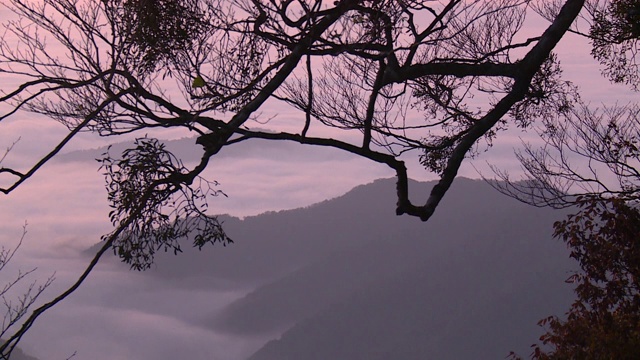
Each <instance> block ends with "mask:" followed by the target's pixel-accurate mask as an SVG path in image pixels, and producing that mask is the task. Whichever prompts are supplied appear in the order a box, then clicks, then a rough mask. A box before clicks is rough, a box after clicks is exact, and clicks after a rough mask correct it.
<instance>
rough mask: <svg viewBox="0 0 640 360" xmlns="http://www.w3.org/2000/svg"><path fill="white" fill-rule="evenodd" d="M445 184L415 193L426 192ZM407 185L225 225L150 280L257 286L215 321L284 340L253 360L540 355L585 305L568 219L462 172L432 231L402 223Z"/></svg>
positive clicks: (241, 332)
mask: <svg viewBox="0 0 640 360" xmlns="http://www.w3.org/2000/svg"><path fill="white" fill-rule="evenodd" d="M432 185H433V183H419V182H411V183H410V188H411V192H412V193H413V194H414V195H420V194H422V195H424V196H425V197H426V195H427V194H428V192H429V190H430V188H431V186H432ZM394 187H395V181H394V180H393V179H383V180H378V181H375V182H373V183H371V184H367V185H363V186H359V187H356V188H354V189H353V190H352V191H350V192H348V193H347V194H345V195H343V196H341V197H338V198H335V199H332V200H327V201H324V202H322V203H319V204H316V205H313V206H310V207H307V208H302V209H296V210H289V211H281V212H271V213H266V214H262V215H259V216H255V217H248V218H245V219H242V220H241V219H238V218H233V217H221V219H223V220H224V222H225V223H224V227H225V229H226V231H227V232H228V233H229V235H230V236H231V237H232V238H233V239H234V240H235V243H234V244H232V245H231V246H228V247H226V248H222V247H219V246H213V247H208V248H206V249H204V250H203V251H202V252H197V251H193V250H187V249H186V248H185V254H183V255H181V256H177V257H174V256H169V255H164V254H161V255H160V256H159V258H158V261H157V266H156V267H155V268H154V269H153V270H152V271H150V272H149V274H150V275H151V276H155V277H159V278H161V279H165V280H171V281H170V282H171V283H173V284H179V285H180V286H194V287H207V286H211V287H219V286H234V287H242V288H245V289H250V290H251V291H249V292H248V294H247V295H246V296H245V297H243V298H241V299H239V300H237V301H235V302H233V303H232V304H230V305H229V306H227V307H226V308H224V309H223V310H222V311H220V312H215V313H212V314H208V315H207V314H203V317H202V319H201V325H202V326H204V327H208V328H211V329H214V330H215V331H221V332H225V333H228V334H233V335H237V336H245V337H254V336H257V335H259V336H268V337H270V338H272V339H273V340H272V341H270V342H268V343H267V344H265V346H264V347H262V348H261V349H259V350H258V351H257V352H255V354H253V356H251V357H250V360H272V359H273V360H275V359H278V360H283V359H284V360H286V359H350V360H351V359H356V360H357V359H373V360H375V359H389V358H393V359H425V358H433V359H463V358H482V359H491V358H504V357H506V356H507V354H508V353H509V351H511V350H514V351H517V352H519V353H520V354H522V355H528V352H529V345H530V344H531V343H533V342H535V341H536V339H537V338H538V337H539V336H540V334H541V329H540V328H539V327H538V326H537V325H536V323H537V321H538V320H539V319H541V318H543V317H546V316H548V315H552V314H556V315H561V314H563V313H564V311H565V310H566V309H568V306H569V304H570V303H571V301H572V299H573V294H572V290H571V288H570V286H568V285H567V284H565V283H564V280H565V279H566V278H567V277H568V276H569V274H570V272H571V271H572V270H574V269H576V264H574V263H573V262H572V261H571V260H570V259H569V257H568V251H567V249H566V248H565V246H564V245H563V244H562V243H561V242H560V241H557V240H553V239H552V238H551V233H552V224H553V222H554V221H555V220H558V219H560V218H562V217H564V216H565V215H566V211H557V210H550V209H539V208H534V207H529V206H526V205H524V204H521V203H519V202H517V201H515V200H513V199H511V198H508V197H505V196H503V195H501V194H499V193H497V192H496V191H494V190H493V189H492V188H491V187H490V186H488V185H487V184H486V183H484V182H482V181H478V180H469V179H464V178H460V179H457V180H456V182H455V183H454V186H453V187H452V188H451V190H450V192H449V193H448V194H447V196H446V197H445V199H444V200H443V202H442V204H441V206H440V207H439V208H438V210H437V211H436V214H435V215H434V216H433V218H432V219H431V220H430V221H429V222H427V223H423V222H421V221H419V220H418V219H416V218H412V217H408V216H400V217H398V216H395V215H394V203H395V192H394V191H395V190H394ZM310 191H312V190H310Z"/></svg>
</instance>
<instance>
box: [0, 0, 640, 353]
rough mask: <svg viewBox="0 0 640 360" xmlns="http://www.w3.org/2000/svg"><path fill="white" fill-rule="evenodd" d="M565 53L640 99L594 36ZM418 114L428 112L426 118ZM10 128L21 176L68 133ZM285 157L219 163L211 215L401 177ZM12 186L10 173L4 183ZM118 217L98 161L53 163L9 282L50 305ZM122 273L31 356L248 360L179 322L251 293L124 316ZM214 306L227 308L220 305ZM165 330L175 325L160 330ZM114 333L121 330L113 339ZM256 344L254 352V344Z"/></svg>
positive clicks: (594, 88) (576, 73) (565, 60)
mask: <svg viewBox="0 0 640 360" xmlns="http://www.w3.org/2000/svg"><path fill="white" fill-rule="evenodd" d="M10 17H11V15H10V14H9V12H8V11H7V9H5V8H3V7H0V21H4V20H6V19H8V18H10ZM530 26H532V28H538V29H539V28H540V26H545V23H544V22H542V21H539V20H538V21H535V22H532V23H531V25H530ZM557 53H558V54H559V58H560V61H561V63H562V67H563V69H564V78H565V79H566V80H569V81H572V82H573V83H575V84H576V85H578V86H579V87H580V89H581V94H582V97H583V99H584V100H587V101H591V102H592V103H594V104H600V103H603V104H615V103H621V104H624V103H627V102H630V101H635V100H636V99H637V96H638V94H637V93H634V92H632V91H631V90H629V89H628V87H625V86H622V85H613V84H611V83H609V82H608V81H607V80H606V79H604V78H602V77H601V76H600V72H599V66H598V64H597V63H596V62H595V61H594V60H593V59H592V58H591V56H590V54H589V44H588V42H587V41H586V40H585V39H583V38H580V37H578V36H576V35H570V36H567V37H566V38H565V39H563V40H562V42H561V43H560V44H559V45H558V48H557ZM0 76H2V78H1V80H0V81H1V82H0V89H2V90H3V91H7V90H10V89H11V88H12V86H15V85H16V84H15V83H14V82H13V79H11V78H10V77H7V76H6V75H0ZM0 111H6V107H3V105H0ZM262 111H263V116H264V118H269V117H271V116H272V115H276V116H277V117H276V118H274V120H272V123H267V124H254V126H256V127H260V128H269V127H270V126H272V125H273V126H275V125H277V124H284V126H287V124H288V123H295V124H299V123H300V121H299V119H296V118H295V116H297V115H293V113H291V112H290V111H289V110H286V109H285V108H282V107H281V105H280V104H278V103H277V102H276V101H270V102H268V104H267V106H266V107H265V108H264V109H262ZM411 116H415V117H420V116H422V115H421V114H420V113H415V114H412V115H411ZM0 128H1V129H2V130H0V149H4V148H7V147H9V146H10V145H11V144H12V143H13V142H15V141H17V143H16V145H15V147H14V148H13V149H12V151H11V152H10V153H9V154H8V156H7V158H6V159H5V161H4V163H3V164H2V165H4V166H17V167H18V168H20V169H26V168H28V167H29V166H30V164H33V163H34V162H36V161H37V160H38V159H39V157H40V156H41V155H43V154H45V153H46V152H47V151H48V150H49V149H50V148H51V147H52V146H53V145H55V144H56V142H57V141H59V140H60V139H61V138H62V137H63V136H64V135H65V134H66V130H67V129H66V128H65V127H63V126H62V125H60V124H58V123H56V122H54V121H52V120H49V119H46V118H43V117H41V116H35V115H32V114H29V113H25V112H20V113H18V114H16V116H14V117H12V118H10V119H8V120H5V121H3V122H2V123H0ZM312 131H317V129H312ZM338 131H339V130H333V129H323V130H322V131H321V133H322V134H328V135H329V136H334V135H333V134H335V136H342V135H340V134H338V133H337V132H338ZM138 135H142V134H138ZM149 135H150V136H157V137H160V138H163V139H179V138H183V137H189V136H193V134H189V133H187V132H185V131H182V132H175V131H172V132H167V131H163V132H157V133H154V132H149ZM124 139H131V137H130V136H129V137H124V138H117V137H113V138H99V137H97V136H96V135H94V134H89V133H84V134H81V135H80V136H78V137H77V138H76V139H74V140H73V141H72V142H71V143H70V144H69V146H68V148H67V149H65V150H64V151H63V152H65V153H68V152H71V151H74V150H82V149H94V148H97V147H99V146H104V145H107V144H109V143H113V142H119V141H123V140H124ZM536 139H537V136H536V134H535V131H534V130H529V131H528V132H526V133H525V132H522V131H520V130H510V131H508V132H505V133H502V134H500V136H499V137H498V139H497V140H496V141H495V146H494V147H493V148H491V149H489V150H488V151H487V152H486V153H483V154H482V155H481V156H479V157H478V159H476V160H474V161H473V162H472V163H467V164H465V165H464V166H463V168H462V170H461V171H460V174H459V175H461V176H465V177H471V178H477V177H479V175H478V172H477V170H476V169H479V170H480V171H481V172H482V173H483V174H484V175H490V172H489V170H488V167H487V162H488V163H490V164H492V165H495V166H497V167H499V168H502V169H508V170H509V171H510V172H511V173H512V174H514V175H517V174H518V171H519V165H518V163H517V162H516V159H515V157H514V156H513V151H514V149H517V148H519V147H520V145H521V141H531V142H535V141H536ZM238 146H243V145H238ZM276 147H277V146H276ZM251 149H253V150H255V148H251ZM194 151H199V146H197V145H195V144H194ZM274 151H275V152H260V151H250V150H247V152H246V154H245V155H244V156H242V157H236V156H233V157H231V156H229V157H226V158H224V157H222V158H221V159H216V158H214V159H213V161H211V163H210V167H209V169H208V170H207V172H206V174H207V176H208V178H210V179H211V180H216V181H218V182H219V183H220V186H219V189H220V190H222V191H224V192H225V193H226V194H227V195H228V197H218V198H216V199H214V201H212V203H211V206H210V209H211V212H212V213H228V214H231V215H235V216H240V217H242V216H250V215H256V214H259V213H262V212H265V211H269V210H281V209H293V208H297V207H302V206H307V205H311V204H313V203H316V202H320V201H322V200H325V199H329V198H333V197H336V196H338V195H341V194H343V193H345V192H346V191H348V190H349V189H351V188H353V187H354V186H356V185H359V184H364V183H369V182H371V181H373V180H375V179H378V178H387V177H392V176H393V175H394V173H393V172H392V171H391V170H390V169H388V168H386V167H384V166H382V165H379V164H376V163H372V162H369V161H366V160H364V159H359V158H357V157H355V156H353V155H349V154H344V153H340V152H338V151H337V150H330V149H320V148H313V147H304V146H299V145H293V144H291V145H290V144H287V145H286V147H285V148H284V150H283V153H281V154H279V155H278V153H277V149H276V150H274ZM223 152H224V151H223ZM273 154H276V155H275V156H273ZM269 156H271V157H269ZM405 160H406V161H407V165H408V167H409V176H410V177H411V178H414V179H417V180H431V179H435V176H434V175H433V174H430V173H428V172H426V171H425V170H424V169H422V168H421V166H420V165H419V164H418V163H417V161H416V157H415V156H414V157H411V156H410V157H407V158H406V159H405ZM9 180H10V179H9ZM9 180H8V178H5V177H0V183H2V184H3V185H4V184H6V183H7V182H8V181H9ZM414 196H416V198H418V199H424V198H426V194H414ZM420 201H422V200H420ZM108 209H109V208H108V206H107V199H106V191H105V190H104V178H103V176H102V175H101V174H100V172H99V164H98V163H97V162H95V161H91V159H88V160H87V161H84V162H72V161H69V162H61V161H53V162H51V163H50V164H47V165H46V166H45V167H43V168H42V169H41V170H40V171H39V172H38V173H37V174H36V175H35V176H33V177H32V178H31V179H29V180H28V181H26V182H25V183H24V184H23V185H21V186H20V187H19V188H18V189H17V190H16V191H14V192H13V193H11V194H10V195H8V196H7V195H2V196H1V197H0V218H1V219H2V222H1V223H0V245H2V246H7V247H11V246H14V245H15V244H16V242H17V241H18V239H19V238H20V234H21V231H22V226H23V224H25V222H26V223H28V227H27V230H28V234H27V235H26V237H25V239H24V244H23V248H22V250H21V251H20V253H19V254H18V255H17V257H16V259H15V261H14V263H13V264H12V266H11V267H10V268H9V269H8V271H6V272H4V273H3V274H2V276H1V277H0V279H4V278H5V277H6V276H8V275H6V274H13V273H15V271H17V269H19V268H20V269H30V268H33V267H38V271H37V273H36V274H37V275H36V278H42V279H44V278H46V277H47V276H49V275H51V274H53V273H54V272H55V277H56V278H57V280H56V281H55V284H54V286H52V287H51V289H50V290H49V291H48V292H46V293H45V296H44V298H46V299H50V298H53V297H54V296H55V295H56V294H57V293H58V292H59V291H60V290H62V289H64V288H65V287H66V286H68V284H70V282H71V281H72V280H73V279H75V277H76V276H77V275H78V273H79V272H80V271H81V270H82V269H83V267H84V266H85V265H86V262H87V261H88V259H86V258H83V259H78V257H77V254H78V252H79V251H82V250H84V249H86V248H87V247H88V246H91V245H93V244H95V243H96V242H98V241H99V239H100V236H101V235H103V234H105V233H107V232H109V231H110V229H111V225H110V223H109V219H108V217H107V212H108ZM121 273H122V272H121V268H117V269H114V267H113V266H112V265H104V266H101V267H100V268H99V271H97V272H96V273H95V274H93V275H92V276H91V277H90V278H89V280H88V282H87V283H86V284H85V285H84V286H83V288H82V290H81V291H79V292H78V294H75V295H74V296H73V297H72V298H70V299H69V301H67V302H65V303H64V304H62V305H61V306H60V307H59V308H56V309H54V311H51V313H50V314H47V315H45V316H43V317H42V318H41V319H40V320H39V321H38V322H37V323H36V324H35V326H34V329H33V331H32V332H31V333H30V334H29V335H28V336H27V337H26V338H25V342H24V345H23V346H24V348H25V349H26V350H28V351H29V352H31V353H32V354H33V355H35V356H39V357H40V359H41V360H43V359H64V358H66V357H68V356H69V355H71V353H73V351H75V350H77V351H78V355H77V357H76V358H77V359H92V360H102V359H105V360H106V359H134V358H139V359H142V358H146V359H151V358H154V359H156V358H157V359H169V358H178V357H179V356H180V354H181V352H182V351H185V349H188V348H193V347H195V346H196V345H198V346H202V351H203V353H202V354H195V355H194V357H193V359H204V358H206V356H208V355H210V354H212V353H215V352H216V351H217V350H216V349H219V348H220V347H221V346H225V347H226V348H227V349H235V350H229V351H227V352H225V353H224V355H223V354H219V355H220V357H219V359H220V360H237V359H238V357H239V356H246V352H247V350H246V349H245V348H244V346H247V345H246V343H243V344H244V345H243V344H234V341H235V340H234V339H233V338H229V337H224V336H220V335H218V334H212V333H208V332H205V331H202V329H200V328H197V327H194V326H192V325H191V324H189V323H188V322H184V321H182V320H181V319H180V316H187V317H189V316H194V314H196V313H197V312H198V311H200V309H202V308H204V307H210V306H213V307H215V306H222V304H224V303H226V302H229V301H230V300H232V299H235V298H237V297H239V296H241V295H242V293H241V292H240V293H236V292H229V293H221V292H215V293H213V292H202V293H196V294H194V293H192V292H189V291H187V290H184V293H179V292H178V293H172V294H171V296H174V297H175V299H179V300H172V301H189V302H191V303H192V304H193V305H192V306H191V307H189V309H188V310H184V312H186V314H185V313H182V314H174V315H166V316H164V317H163V316H160V315H157V313H158V312H159V311H158V312H155V313H154V312H153V311H149V312H144V311H134V310H127V312H122V311H119V310H118V309H113V308H110V307H109V296H110V295H109V294H110V293H111V290H110V288H109V287H115V288H118V289H136V288H138V287H139V286H141V285H140V281H141V280H140V279H141V275H140V274H137V273H133V272H132V273H129V275H127V276H126V277H125V278H124V279H123V278H121V277H120V278H117V279H116V278H114V274H121ZM34 279H35V278H34ZM1 285H2V284H0V286H1ZM145 286H147V290H148V292H145V293H142V294H139V295H136V296H138V297H139V298H136V299H132V300H131V301H132V302H137V301H139V302H140V303H143V302H149V303H153V302H154V300H153V299H158V298H168V296H169V295H168V294H163V293H162V292H161V290H157V289H156V288H155V287H154V284H153V283H145ZM132 291H133V290H132ZM211 298H215V299H216V300H215V301H213V302H211ZM167 302H169V301H168V300H167ZM153 306H157V307H158V308H159V309H161V308H163V307H168V306H169V304H168V303H165V302H162V301H160V302H158V303H157V304H155V305H153ZM159 323H162V324H165V326H157V324H159ZM104 329H110V330H109V332H105V333H103V331H104ZM143 329H144V330H143ZM141 333H144V336H142V337H140V338H138V340H137V341H136V342H137V344H127V343H126V341H125V340H123V339H127V338H128V337H130V336H133V335H132V334H141ZM177 334H180V335H177ZM178 337H179V339H178ZM91 338H93V339H99V340H98V341H93V342H89V340H88V339H91ZM181 341H182V342H181ZM259 341H260V339H256V343H259ZM170 342H175V343H180V344H181V345H179V346H177V347H176V348H173V349H172V350H168V348H166V349H165V348H163V347H162V346H160V347H157V344H162V343H170ZM203 344H204V345H203ZM21 346H22V345H21ZM248 346H249V347H251V346H252V344H249V345H248ZM106 349H109V350H106ZM113 349H119V350H118V351H114V350H113ZM150 349H153V350H150ZM89 352H94V354H96V353H102V354H104V356H105V357H104V358H100V357H97V356H93V355H87V354H88V353H89ZM205 354H206V355H205ZM74 359H75V358H74Z"/></svg>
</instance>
